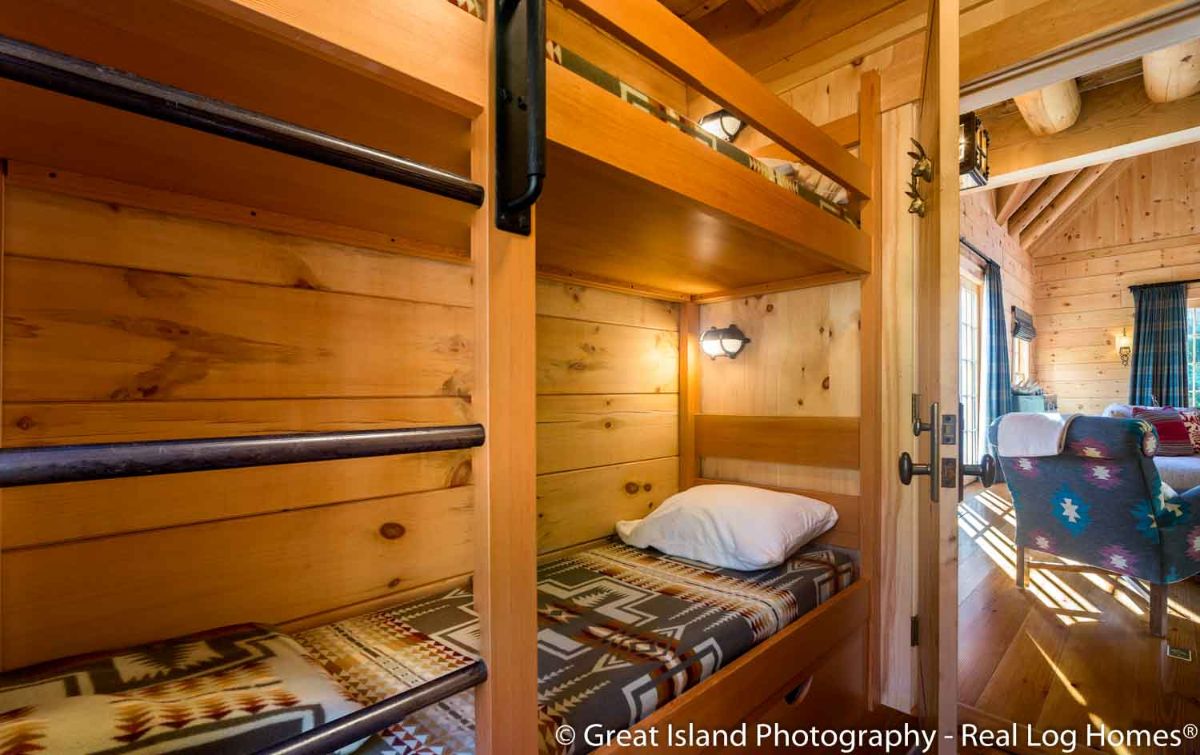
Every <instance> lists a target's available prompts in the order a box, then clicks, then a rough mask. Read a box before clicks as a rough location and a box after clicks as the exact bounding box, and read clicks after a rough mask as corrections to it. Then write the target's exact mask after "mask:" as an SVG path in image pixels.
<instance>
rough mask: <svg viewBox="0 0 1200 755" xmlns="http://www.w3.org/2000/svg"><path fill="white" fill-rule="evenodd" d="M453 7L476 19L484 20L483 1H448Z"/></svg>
mask: <svg viewBox="0 0 1200 755" xmlns="http://www.w3.org/2000/svg"><path fill="white" fill-rule="evenodd" d="M446 1H447V2H449V3H450V4H451V5H457V6H458V7H459V8H462V9H463V10H465V11H466V12H467V13H470V14H471V15H472V16H475V17H476V18H484V15H483V0H446Z"/></svg>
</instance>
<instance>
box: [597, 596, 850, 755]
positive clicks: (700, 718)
mask: <svg viewBox="0 0 1200 755" xmlns="http://www.w3.org/2000/svg"><path fill="white" fill-rule="evenodd" d="M869 590H870V588H869V584H868V582H867V581H866V580H860V581H858V582H856V583H855V584H853V585H851V586H850V587H848V588H847V589H846V590H844V591H843V592H841V593H840V594H838V595H836V596H834V597H833V598H832V599H830V600H829V601H828V602H826V603H824V604H822V605H820V606H818V607H817V608H816V609H814V610H813V611H811V612H809V613H808V614H805V615H804V616H801V617H800V618H799V619H797V620H796V621H795V622H793V623H792V624H790V625H789V626H787V627H786V628H784V629H783V630H782V631H781V632H779V633H778V634H776V635H775V636H774V637H771V638H770V639H769V640H767V641H766V642H763V643H762V644H760V645H758V646H757V647H755V648H754V649H753V650H751V651H750V652H748V653H746V654H745V655H743V656H742V657H740V658H738V659H737V660H736V661H734V662H733V663H731V664H729V666H727V667H725V668H724V669H722V670H721V671H719V672H717V673H716V674H715V675H714V676H712V677H711V678H709V679H707V680H706V681H705V682H703V683H702V684H700V685H699V686H697V687H696V688H695V689H693V690H691V691H689V692H686V693H685V694H684V695H683V696H682V697H679V698H678V699H676V700H675V701H674V702H672V703H671V704H670V705H667V706H665V707H663V708H661V709H659V710H658V711H656V712H655V713H654V714H653V715H651V716H649V717H648V718H646V719H645V720H643V721H641V722H640V723H638V724H637V725H636V726H634V727H633V730H634V731H636V730H639V729H640V730H655V731H656V732H657V740H658V742H659V743H660V744H661V743H663V742H665V740H666V737H667V736H669V734H668V727H670V730H672V731H674V732H675V735H676V736H677V735H678V733H679V732H680V731H681V730H687V729H689V727H691V728H692V730H694V731H697V732H699V731H702V730H703V731H728V730H732V729H735V728H736V727H740V726H742V725H743V723H745V725H746V728H747V734H748V737H749V740H748V741H747V742H746V744H745V746H737V747H730V748H728V749H726V748H724V747H721V746H719V745H718V746H714V745H713V743H707V744H704V743H701V744H699V746H696V747H686V746H672V747H671V748H670V751H671V752H684V753H688V752H694V753H701V752H704V753H712V752H713V751H717V752H725V751H728V752H731V753H732V752H746V751H752V752H759V751H766V752H770V751H772V750H771V749H770V748H769V747H768V748H767V749H765V750H763V749H762V748H760V747H758V746H757V744H756V739H755V733H756V729H755V726H756V724H759V723H764V724H768V725H770V724H778V726H779V727H780V728H783V729H789V730H791V729H796V728H802V727H806V726H807V727H812V726H814V725H817V726H820V727H821V728H830V727H838V726H848V725H852V724H853V723H854V722H856V721H857V720H859V718H860V717H861V716H862V715H863V713H864V712H865V710H866V704H867V686H866V685H867V675H866V669H867V616H868V596H869V594H870V591H869ZM810 680H811V681H810ZM635 741H636V740H635ZM673 741H676V742H677V741H678V740H673ZM693 741H694V740H693ZM781 741H782V740H781ZM764 744H768V745H769V744H770V743H769V742H764ZM780 749H781V750H782V749H786V748H783V747H781V748H780ZM655 751H656V749H655V748H653V747H648V748H647V747H636V746H626V747H621V746H617V745H616V744H614V745H611V746H608V747H603V748H601V749H599V750H596V752H597V753H603V754H604V755H616V753H621V755H626V754H627V753H635V752H646V753H650V752H655ZM789 751H794V750H789Z"/></svg>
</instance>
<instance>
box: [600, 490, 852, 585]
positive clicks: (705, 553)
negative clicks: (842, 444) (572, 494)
mask: <svg viewBox="0 0 1200 755" xmlns="http://www.w3.org/2000/svg"><path fill="white" fill-rule="evenodd" d="M837 518H838V515H837V509H835V508H834V507H832V506H830V505H829V504H828V503H825V502H824V501H818V500H814V499H812V498H807V497H805V496H802V495H795V494H794V493H780V492H777V491H774V490H764V489H762V488H755V487H750V486H747V485H697V486H696V487H694V488H690V489H688V490H684V491H682V492H679V493H676V494H675V495H673V496H671V497H670V498H668V499H667V500H665V501H663V505H662V506H660V507H659V508H658V509H657V510H656V511H654V512H653V513H651V514H650V516H648V517H646V518H645V519H637V520H634V521H626V522H617V534H618V535H619V536H620V537H621V540H623V541H624V542H625V544H626V545H632V546H634V547H635V548H657V549H658V550H660V551H662V552H663V553H666V554H668V555H671V556H679V557H681V558H688V559H691V560H693V561H702V562H704V563H706V564H712V565H713V566H721V567H725V568H727V569H739V570H742V571H755V570H758V569H770V568H771V567H774V566H778V565H780V564H782V563H783V562H784V561H785V560H787V558H788V556H790V555H792V554H793V553H794V552H796V550H798V549H799V548H801V547H803V546H804V545H806V544H807V543H809V542H810V541H812V540H813V539H814V538H816V537H818V536H820V535H821V534H822V533H824V532H827V531H828V530H829V529H830V528H831V527H833V525H834V524H836V523H837Z"/></svg>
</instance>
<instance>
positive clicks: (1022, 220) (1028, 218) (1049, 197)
mask: <svg viewBox="0 0 1200 755" xmlns="http://www.w3.org/2000/svg"><path fill="white" fill-rule="evenodd" d="M1077 175H1079V171H1078V170H1071V171H1067V172H1066V173H1059V174H1058V175H1056V176H1050V178H1048V179H1047V180H1046V182H1045V183H1043V184H1042V185H1041V186H1040V187H1038V190H1037V191H1035V192H1034V193H1033V196H1031V197H1030V198H1029V199H1028V201H1026V202H1025V204H1023V205H1021V207H1020V209H1018V210H1017V211H1016V212H1014V213H1013V215H1012V217H1011V218H1009V219H1008V232H1009V233H1012V234H1014V235H1018V234H1021V233H1023V232H1024V231H1025V229H1026V228H1027V227H1028V226H1029V224H1030V223H1032V222H1033V221H1034V219H1035V218H1036V217H1037V216H1038V215H1041V214H1042V210H1044V209H1046V207H1048V206H1049V205H1050V203H1051V202H1053V201H1054V198H1055V197H1057V196H1058V195H1059V194H1061V193H1062V191H1063V189H1065V188H1067V185H1068V184H1070V183H1071V181H1073V180H1075V176H1077Z"/></svg>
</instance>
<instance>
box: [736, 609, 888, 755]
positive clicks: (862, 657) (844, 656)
mask: <svg viewBox="0 0 1200 755" xmlns="http://www.w3.org/2000/svg"><path fill="white" fill-rule="evenodd" d="M866 701H867V628H866V625H865V624H864V625H862V626H860V627H859V628H858V629H857V630H856V631H854V632H853V633H852V634H851V635H850V636H849V637H847V638H845V639H843V640H842V641H841V642H840V643H838V645H837V646H836V647H835V648H834V649H833V650H831V651H830V652H829V653H828V654H827V655H825V656H824V657H822V658H821V659H820V660H819V661H817V662H816V663H815V664H813V666H811V667H809V668H807V669H805V670H804V671H803V672H801V673H799V674H797V675H796V676H795V677H794V678H793V680H792V681H791V682H788V684H787V685H786V686H785V687H783V688H782V689H779V690H777V691H776V692H775V694H773V695H772V696H771V697H770V698H769V700H768V701H767V704H766V705H765V706H764V707H763V708H760V712H758V713H756V714H754V715H752V716H751V717H750V719H749V724H750V731H749V734H750V738H751V739H750V741H751V742H752V743H753V744H754V750H755V751H756V752H796V750H797V748H796V747H795V746H794V743H796V742H797V741H800V740H797V739H795V738H794V737H793V736H792V735H793V732H796V731H798V730H802V729H811V728H813V727H817V728H819V729H841V728H845V727H849V726H853V725H854V724H855V723H857V722H858V721H859V719H861V718H862V715H863V711H865V710H866ZM765 727H770V728H769V729H768V728H765ZM768 731H769V734H766V732H768ZM760 733H761V734H764V735H765V736H761V737H760Z"/></svg>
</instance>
